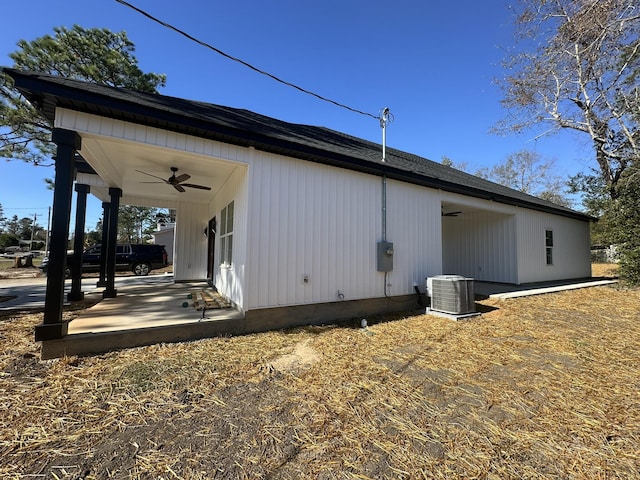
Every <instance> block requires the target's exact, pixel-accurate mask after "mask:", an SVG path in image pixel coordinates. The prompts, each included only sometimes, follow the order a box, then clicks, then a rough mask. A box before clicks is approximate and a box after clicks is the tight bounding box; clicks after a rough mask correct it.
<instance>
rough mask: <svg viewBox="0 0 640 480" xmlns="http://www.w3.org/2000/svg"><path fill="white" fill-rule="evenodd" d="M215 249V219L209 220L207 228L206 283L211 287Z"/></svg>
mask: <svg viewBox="0 0 640 480" xmlns="http://www.w3.org/2000/svg"><path fill="white" fill-rule="evenodd" d="M215 248H216V217H213V218H212V219H211V220H209V225H208V226H207V281H208V282H209V285H211V286H213V262H215Z"/></svg>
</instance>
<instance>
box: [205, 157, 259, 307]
mask: <svg viewBox="0 0 640 480" xmlns="http://www.w3.org/2000/svg"><path fill="white" fill-rule="evenodd" d="M247 193H248V192H247V168H246V167H238V168H236V169H235V171H234V172H233V174H232V175H231V176H230V177H229V180H228V181H227V182H226V183H225V185H224V187H223V188H222V189H221V190H220V192H219V193H218V194H217V195H216V196H215V198H214V200H213V202H212V203H211V205H210V206H209V209H208V214H207V215H206V218H207V220H206V221H207V223H208V221H209V219H211V218H213V217H214V216H215V217H216V219H217V223H218V225H217V230H218V234H217V235H216V239H215V253H214V264H213V266H214V269H213V283H214V285H215V286H216V288H217V289H218V291H219V292H220V293H221V294H222V295H224V296H225V297H227V298H228V299H229V300H231V301H232V302H234V303H235V304H236V305H237V306H238V307H239V308H240V309H241V310H242V311H245V310H246V309H247V305H246V294H245V285H246V280H245V278H246V271H247V258H248V257H247V244H248V239H247V211H248V209H247V205H248V195H247ZM232 201H233V253H232V257H233V258H232V264H231V267H222V266H220V253H221V248H220V234H219V232H220V218H221V215H220V212H221V211H222V209H223V208H225V207H226V206H227V205H228V204H229V203H230V202H232ZM206 248H207V245H206V242H205V262H204V265H205V276H206Z"/></svg>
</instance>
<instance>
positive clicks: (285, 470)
mask: <svg viewBox="0 0 640 480" xmlns="http://www.w3.org/2000/svg"><path fill="white" fill-rule="evenodd" d="M482 304H483V305H484V307H485V309H486V310H491V309H493V310H491V311H489V312H488V313H485V314H483V315H482V316H481V317H477V318H475V319H474V320H471V321H465V322H458V323H455V322H452V321H449V320H446V319H441V318H437V317H431V316H425V315H421V316H414V317H409V318H396V319H384V320H385V321H376V320H374V319H369V323H370V326H369V328H367V329H360V328H356V327H355V326H348V325H346V326H327V327H307V328H299V329H294V330H290V331H284V332H283V331H280V332H269V333H264V334H259V335H248V336H243V337H235V338H216V339H211V340H204V341H198V342H193V343H187V344H178V345H156V346H151V347H144V348H138V349H132V350H127V351H123V352H117V353H110V354H105V355H100V356H95V357H87V358H67V359H62V360H55V361H45V362H41V361H39V360H38V359H37V357H36V356H35V355H36V354H37V350H36V348H35V345H34V344H33V342H32V334H33V327H34V325H35V324H37V323H39V322H40V321H41V318H40V317H39V315H20V316H16V317H15V318H11V319H5V320H4V321H3V322H2V323H1V324H0V335H1V338H2V342H3V348H2V352H0V372H1V373H0V405H1V406H2V410H3V412H4V413H3V415H2V417H1V418H0V475H1V476H2V477H3V478H15V479H18V478H59V479H62V478H86V479H92V478H98V479H103V478H118V479H123V478H131V479H147V478H148V479H151V478H154V479H159V478H162V479H170V478H183V479H204V478H292V479H293V478H319V479H356V478H358V479H366V478H372V479H373V478H375V479H378V478H412V479H413V478H442V479H451V478H461V479H462V478H464V479H471V478H482V479H504V478H559V479H567V478H576V479H605V478H607V479H608V478H624V479H632V478H638V476H639V472H640V470H639V469H640V396H639V393H638V392H639V389H640V367H639V366H640V311H639V305H640V291H638V290H619V289H616V288H608V287H600V288H593V289H584V290H575V291H569V292H563V293H557V294H551V295H541V296H536V297H529V298H520V299H515V300H508V301H502V302H499V301H484V302H482ZM69 315H71V313H69ZM354 325H355V323H354Z"/></svg>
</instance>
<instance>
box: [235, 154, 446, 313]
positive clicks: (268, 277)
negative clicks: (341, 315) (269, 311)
mask: <svg viewBox="0 0 640 480" xmlns="http://www.w3.org/2000/svg"><path fill="white" fill-rule="evenodd" d="M255 157H256V159H255V162H252V165H251V167H250V177H251V180H250V188H249V191H250V192H251V212H250V218H249V222H248V225H249V228H250V234H249V240H248V241H249V246H248V256H249V257H248V262H247V263H248V268H249V269H250V272H251V273H250V280H249V282H248V284H247V294H248V295H249V297H250V298H249V308H250V309H254V308H265V307H274V306H287V305H299V304H308V303H323V302H335V301H340V300H342V299H344V300H356V299H363V298H375V297H382V296H383V295H384V274H383V273H381V272H378V271H377V268H376V244H377V242H379V241H380V240H382V238H381V235H382V213H381V212H382V179H381V177H378V176H374V175H364V174H362V173H358V172H353V171H350V170H345V169H340V168H334V167H330V166H326V165H320V164H316V163H311V162H304V161H301V160H295V159H289V158H286V157H281V156H277V155H273V154H268V153H264V152H259V151H256V152H255ZM439 220H440V207H439V193H438V192H437V191H436V190H429V189H425V188H421V187H418V186H413V185H408V184H405V183H401V182H396V181H387V240H388V241H390V242H394V251H395V254H394V268H393V271H392V272H391V273H390V274H389V275H388V281H389V283H391V284H392V286H391V287H390V289H389V293H390V294H391V295H402V294H412V293H413V284H414V282H415V283H417V284H419V285H423V284H424V279H425V278H426V277H427V276H429V275H435V274H438V273H440V270H441V253H440V252H441V234H440V227H439ZM303 275H308V279H309V281H308V283H305V282H303V280H302V278H303ZM338 292H339V293H338Z"/></svg>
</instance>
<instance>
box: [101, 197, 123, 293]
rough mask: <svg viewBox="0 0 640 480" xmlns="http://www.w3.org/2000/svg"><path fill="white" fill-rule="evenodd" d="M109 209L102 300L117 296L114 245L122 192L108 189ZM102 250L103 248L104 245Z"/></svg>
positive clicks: (116, 236) (116, 237)
mask: <svg viewBox="0 0 640 480" xmlns="http://www.w3.org/2000/svg"><path fill="white" fill-rule="evenodd" d="M109 195H110V196H111V208H110V211H109V234H108V237H107V288H106V289H105V291H104V292H102V298H114V297H116V296H117V295H118V291H117V290H116V288H115V280H116V243H117V242H118V209H119V207H120V197H121V196H122V190H121V189H119V188H110V189H109ZM102 248H105V247H104V245H103V246H102Z"/></svg>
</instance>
